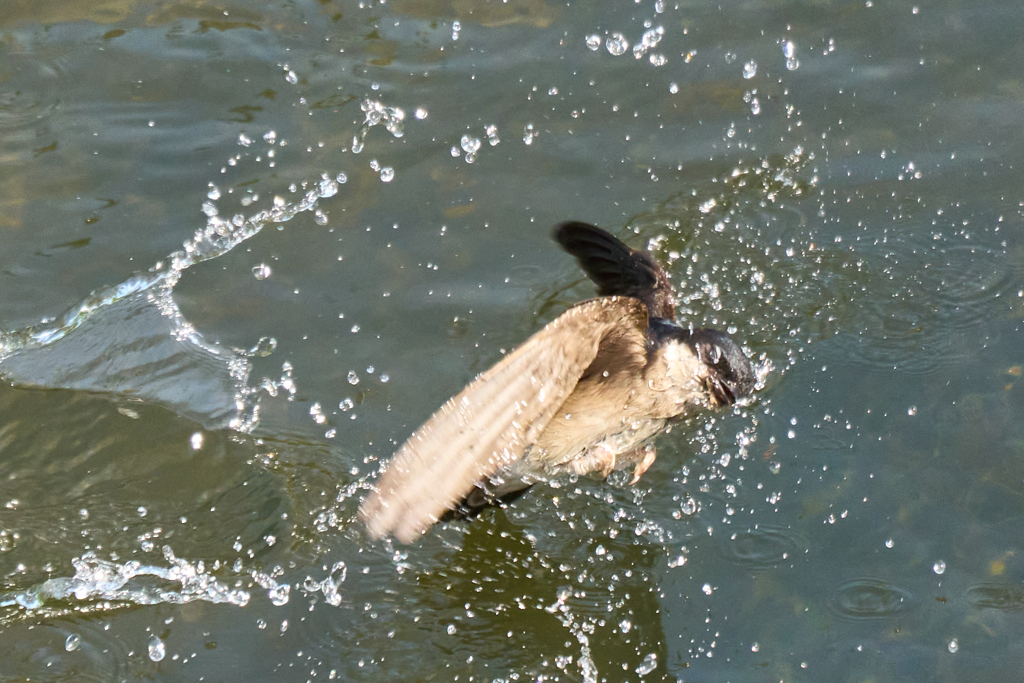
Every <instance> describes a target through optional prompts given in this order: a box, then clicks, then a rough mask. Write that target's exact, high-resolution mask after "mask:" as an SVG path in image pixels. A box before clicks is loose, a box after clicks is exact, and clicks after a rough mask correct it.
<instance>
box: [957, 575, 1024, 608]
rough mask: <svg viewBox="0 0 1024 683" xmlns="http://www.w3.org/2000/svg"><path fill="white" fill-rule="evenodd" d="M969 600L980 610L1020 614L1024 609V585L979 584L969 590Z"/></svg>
mask: <svg viewBox="0 0 1024 683" xmlns="http://www.w3.org/2000/svg"><path fill="white" fill-rule="evenodd" d="M967 599H968V600H969V601H970V603H971V604H972V605H974V606H975V607H978V608H989V609H1001V610H1007V611H1013V612H1018V611H1020V610H1022V609H1024V585H1020V584H1009V583H998V582H985V583H977V584H975V585H973V586H971V587H970V588H968V589H967Z"/></svg>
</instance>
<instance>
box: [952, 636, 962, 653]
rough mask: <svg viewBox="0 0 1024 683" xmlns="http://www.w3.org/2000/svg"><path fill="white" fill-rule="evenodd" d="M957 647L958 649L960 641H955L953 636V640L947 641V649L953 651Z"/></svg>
mask: <svg viewBox="0 0 1024 683" xmlns="http://www.w3.org/2000/svg"><path fill="white" fill-rule="evenodd" d="M959 649H960V643H959V642H957V639H956V638H954V639H953V640H951V641H949V651H950V652H952V653H955V652H956V651H957V650H959Z"/></svg>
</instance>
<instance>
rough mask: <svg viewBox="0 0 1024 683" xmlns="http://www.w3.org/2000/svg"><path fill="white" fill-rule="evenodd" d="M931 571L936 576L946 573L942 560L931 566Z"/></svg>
mask: <svg viewBox="0 0 1024 683" xmlns="http://www.w3.org/2000/svg"><path fill="white" fill-rule="evenodd" d="M932 571H933V572H935V573H936V574H942V573H943V572H945V571H946V563H945V562H944V561H942V560H939V561H937V562H936V563H935V564H933V565H932Z"/></svg>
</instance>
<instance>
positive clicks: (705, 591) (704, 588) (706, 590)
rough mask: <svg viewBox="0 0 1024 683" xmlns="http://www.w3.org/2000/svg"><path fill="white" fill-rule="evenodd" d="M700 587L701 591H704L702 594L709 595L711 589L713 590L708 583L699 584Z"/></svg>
mask: <svg viewBox="0 0 1024 683" xmlns="http://www.w3.org/2000/svg"><path fill="white" fill-rule="evenodd" d="M700 589H701V590H702V591H704V595H711V592H712V591H713V590H715V589H714V588H712V587H711V584H710V583H705V584H704V585H703V586H701V588H700Z"/></svg>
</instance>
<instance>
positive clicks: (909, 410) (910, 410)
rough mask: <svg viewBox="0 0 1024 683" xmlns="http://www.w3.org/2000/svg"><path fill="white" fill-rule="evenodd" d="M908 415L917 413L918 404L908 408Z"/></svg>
mask: <svg viewBox="0 0 1024 683" xmlns="http://www.w3.org/2000/svg"><path fill="white" fill-rule="evenodd" d="M907 415H910V416H911V417H913V416H914V415H917V406H910V407H909V408H907Z"/></svg>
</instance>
